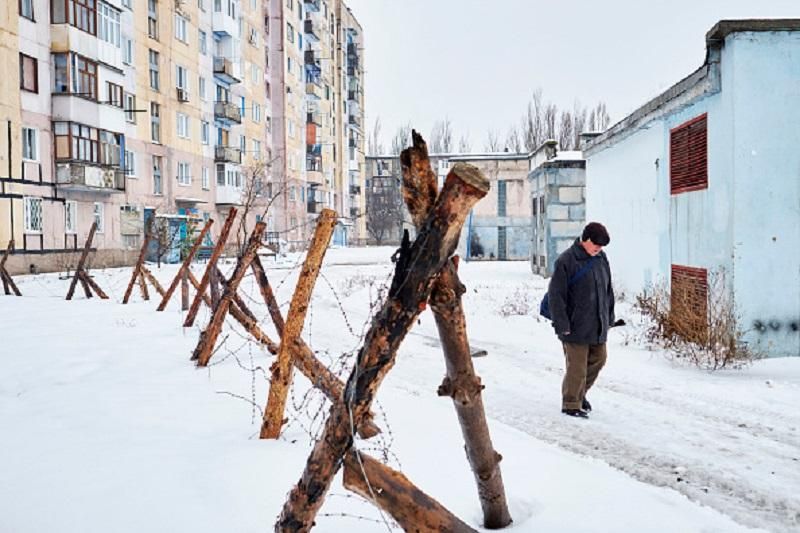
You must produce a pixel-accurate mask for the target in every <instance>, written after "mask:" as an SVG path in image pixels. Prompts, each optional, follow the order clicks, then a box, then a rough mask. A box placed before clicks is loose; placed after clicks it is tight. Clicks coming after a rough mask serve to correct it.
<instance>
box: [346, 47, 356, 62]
mask: <svg viewBox="0 0 800 533" xmlns="http://www.w3.org/2000/svg"><path fill="white" fill-rule="evenodd" d="M347 58H348V59H354V60H355V61H356V62H358V45H357V44H356V43H347Z"/></svg>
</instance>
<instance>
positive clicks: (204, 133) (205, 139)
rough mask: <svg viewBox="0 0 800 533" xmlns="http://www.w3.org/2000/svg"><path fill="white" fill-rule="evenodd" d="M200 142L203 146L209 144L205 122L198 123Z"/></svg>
mask: <svg viewBox="0 0 800 533" xmlns="http://www.w3.org/2000/svg"><path fill="white" fill-rule="evenodd" d="M200 140H201V141H202V143H203V144H208V142H209V125H208V121H206V120H203V121H201V122H200Z"/></svg>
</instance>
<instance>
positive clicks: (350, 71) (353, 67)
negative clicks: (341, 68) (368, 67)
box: [347, 63, 358, 78]
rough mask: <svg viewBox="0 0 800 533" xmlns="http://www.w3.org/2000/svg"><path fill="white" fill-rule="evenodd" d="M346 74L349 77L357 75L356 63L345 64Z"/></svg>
mask: <svg viewBox="0 0 800 533" xmlns="http://www.w3.org/2000/svg"><path fill="white" fill-rule="evenodd" d="M347 75H348V76H350V77H351V78H356V77H358V65H354V64H352V63H350V64H348V65H347Z"/></svg>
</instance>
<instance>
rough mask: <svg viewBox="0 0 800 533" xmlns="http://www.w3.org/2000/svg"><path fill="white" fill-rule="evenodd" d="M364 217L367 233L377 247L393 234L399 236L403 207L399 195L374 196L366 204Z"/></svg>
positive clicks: (391, 193)
mask: <svg viewBox="0 0 800 533" xmlns="http://www.w3.org/2000/svg"><path fill="white" fill-rule="evenodd" d="M366 215H367V221H366V222H367V231H368V232H369V234H370V235H371V236H372V238H373V239H375V243H376V244H377V245H378V246H380V245H381V244H383V242H384V241H386V240H387V239H391V238H392V237H393V236H394V235H395V234H397V235H399V232H400V230H401V228H402V225H403V207H402V205H401V203H400V195H399V193H393V192H390V193H389V194H387V195H374V196H373V197H372V198H371V199H370V202H368V203H367V210H366ZM395 232H397V233H395Z"/></svg>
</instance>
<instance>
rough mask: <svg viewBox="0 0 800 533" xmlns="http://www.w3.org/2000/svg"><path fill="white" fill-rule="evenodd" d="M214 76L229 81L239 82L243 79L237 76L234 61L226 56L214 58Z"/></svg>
mask: <svg viewBox="0 0 800 533" xmlns="http://www.w3.org/2000/svg"><path fill="white" fill-rule="evenodd" d="M214 76H216V77H218V78H220V79H221V80H222V81H225V82H227V83H239V82H240V81H241V80H240V79H239V78H237V77H236V72H235V70H234V65H233V61H231V60H230V59H227V58H225V57H219V56H217V57H215V58H214Z"/></svg>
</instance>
